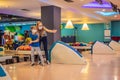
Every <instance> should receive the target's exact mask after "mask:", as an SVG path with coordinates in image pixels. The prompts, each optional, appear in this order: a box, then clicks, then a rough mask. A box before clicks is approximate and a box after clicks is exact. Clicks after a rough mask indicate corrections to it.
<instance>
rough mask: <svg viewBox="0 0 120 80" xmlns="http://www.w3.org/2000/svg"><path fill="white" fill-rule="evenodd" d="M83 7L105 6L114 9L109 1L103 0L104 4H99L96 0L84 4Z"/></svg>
mask: <svg viewBox="0 0 120 80" xmlns="http://www.w3.org/2000/svg"><path fill="white" fill-rule="evenodd" d="M82 7H83V8H104V9H112V6H111V4H110V3H109V2H107V1H105V0H103V4H99V3H98V2H96V1H93V2H90V3H88V4H85V5H83V6H82Z"/></svg>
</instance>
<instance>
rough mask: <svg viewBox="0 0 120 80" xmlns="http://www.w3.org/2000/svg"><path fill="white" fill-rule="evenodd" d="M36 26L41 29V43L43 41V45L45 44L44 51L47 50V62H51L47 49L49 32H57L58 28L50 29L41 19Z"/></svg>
mask: <svg viewBox="0 0 120 80" xmlns="http://www.w3.org/2000/svg"><path fill="white" fill-rule="evenodd" d="M36 27H37V29H38V31H39V35H40V43H41V42H42V43H43V46H44V51H45V56H46V62H47V64H50V62H49V60H48V57H49V56H48V50H47V45H48V43H47V32H48V33H56V32H57V30H50V29H47V28H46V27H45V26H43V24H42V22H41V21H38V22H37V24H36Z"/></svg>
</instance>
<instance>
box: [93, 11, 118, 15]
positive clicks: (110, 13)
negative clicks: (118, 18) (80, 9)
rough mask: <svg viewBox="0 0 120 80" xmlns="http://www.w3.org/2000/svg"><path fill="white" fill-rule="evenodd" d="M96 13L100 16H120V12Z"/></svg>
mask: <svg viewBox="0 0 120 80" xmlns="http://www.w3.org/2000/svg"><path fill="white" fill-rule="evenodd" d="M95 13H97V14H100V15H102V16H114V15H117V14H119V13H118V12H104V11H96V12H95Z"/></svg>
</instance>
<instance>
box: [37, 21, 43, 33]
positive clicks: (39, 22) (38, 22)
mask: <svg viewBox="0 0 120 80" xmlns="http://www.w3.org/2000/svg"><path fill="white" fill-rule="evenodd" d="M39 24H41V26H43V24H42V22H41V21H37V23H36V28H37V30H38V31H41V30H39ZM42 31H43V29H42Z"/></svg>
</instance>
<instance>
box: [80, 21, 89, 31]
mask: <svg viewBox="0 0 120 80" xmlns="http://www.w3.org/2000/svg"><path fill="white" fill-rule="evenodd" d="M81 30H89V27H88V25H87V24H86V23H84V24H83V27H82V29H81Z"/></svg>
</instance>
